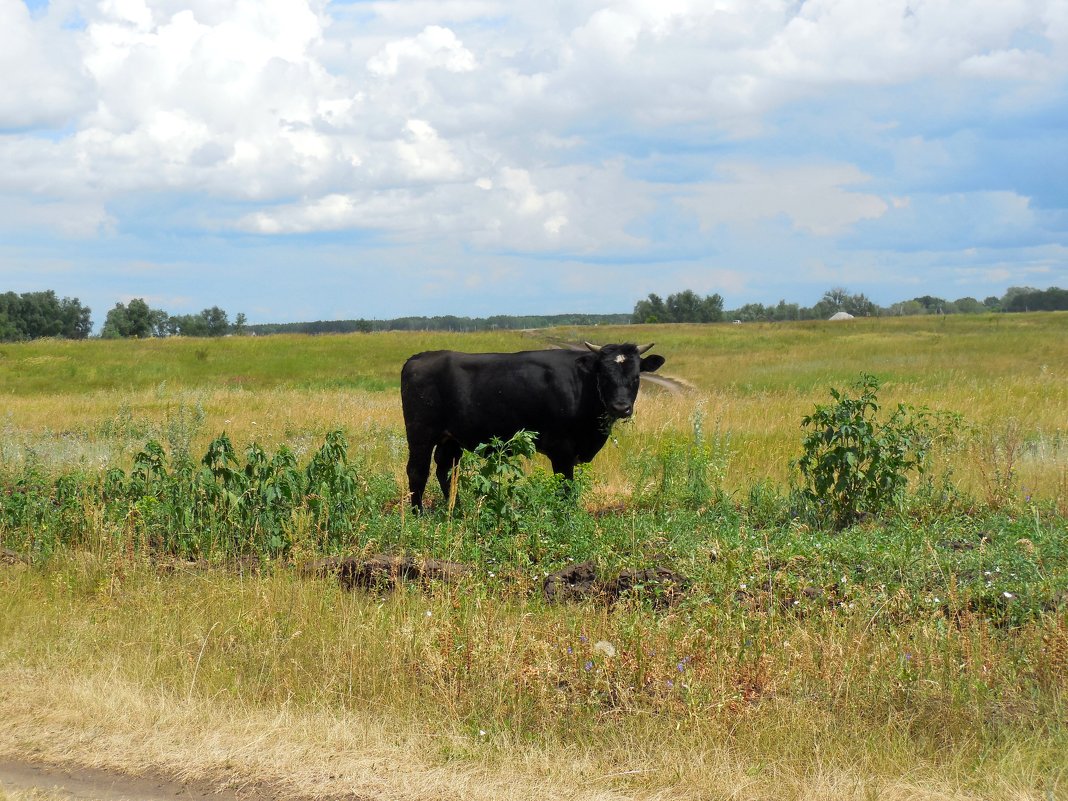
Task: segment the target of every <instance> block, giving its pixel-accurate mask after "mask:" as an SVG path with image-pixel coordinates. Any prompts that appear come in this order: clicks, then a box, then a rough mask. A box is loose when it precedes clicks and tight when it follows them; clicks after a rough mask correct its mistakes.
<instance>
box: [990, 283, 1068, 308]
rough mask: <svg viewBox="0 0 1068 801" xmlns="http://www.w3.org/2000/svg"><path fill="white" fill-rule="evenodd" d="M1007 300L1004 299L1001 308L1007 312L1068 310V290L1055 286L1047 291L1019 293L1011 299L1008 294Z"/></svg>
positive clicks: (1037, 290)
mask: <svg viewBox="0 0 1068 801" xmlns="http://www.w3.org/2000/svg"><path fill="white" fill-rule="evenodd" d="M1006 298H1008V300H1006V299H1004V298H1003V299H1002V301H1001V307H1002V309H1003V310H1004V311H1007V312H1025V311H1063V310H1068V290H1065V289H1058V288H1057V287H1055V286H1051V287H1050V288H1049V289H1047V290H1045V291H1043V290H1039V289H1036V290H1034V291H1033V292H1018V293H1014V294H1013V295H1012V296H1011V297H1009V296H1008V294H1006Z"/></svg>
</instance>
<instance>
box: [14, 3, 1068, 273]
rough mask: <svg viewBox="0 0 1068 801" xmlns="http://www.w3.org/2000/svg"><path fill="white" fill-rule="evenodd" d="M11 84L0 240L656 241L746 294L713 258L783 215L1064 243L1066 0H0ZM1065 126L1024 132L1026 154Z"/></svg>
mask: <svg viewBox="0 0 1068 801" xmlns="http://www.w3.org/2000/svg"><path fill="white" fill-rule="evenodd" d="M0 74H3V75H4V91H3V92H2V93H0V208H2V209H4V210H5V211H6V213H5V214H3V215H2V219H0V226H3V228H4V231H5V232H10V231H17V230H18V227H19V226H27V227H29V228H32V229H33V230H38V229H40V228H41V227H42V226H44V227H47V228H49V229H51V230H54V231H55V232H56V233H58V234H59V235H61V236H77V237H90V238H92V237H94V236H111V235H112V234H114V233H115V232H121V233H124V234H126V233H127V232H130V231H135V230H137V229H139V228H151V229H152V230H153V231H155V230H157V229H158V230H159V231H160V232H161V233H163V234H170V235H174V236H176V237H180V236H185V235H186V234H187V233H188V231H187V229H188V228H190V227H191V228H194V229H195V228H197V227H198V226H199V227H200V228H201V229H203V230H201V231H197V232H196V233H197V234H210V235H211V236H221V237H225V236H227V235H228V233H230V232H231V231H233V230H235V229H236V230H239V231H245V232H257V233H260V234H264V235H267V236H269V237H272V238H274V237H278V236H280V235H284V234H291V233H311V232H316V231H347V230H354V231H370V232H374V233H378V234H381V235H382V236H383V237H384V238H385V239H386V240H387V241H388V242H389V243H390V244H391V245H393V246H396V247H407V246H411V247H413V248H418V246H420V245H421V246H423V250H422V251H419V250H418V249H417V250H415V251H413V252H414V253H416V258H418V259H420V260H424V261H425V260H429V259H430V258H431V254H432V253H433V254H436V253H439V252H445V246H446V245H448V246H449V247H450V248H451V250H449V251H448V252H451V253H459V254H464V253H471V252H478V253H480V254H490V255H494V254H497V255H500V254H505V253H513V254H514V253H523V252H527V253H532V254H539V256H540V257H542V258H544V257H545V256H546V255H547V254H548V255H555V256H556V257H558V258H578V257H583V258H588V259H589V260H590V261H591V262H592V261H597V260H604V261H606V262H611V261H612V260H613V259H617V258H621V259H622V258H625V259H627V260H630V261H631V262H641V261H642V260H644V259H647V258H648V259H651V260H652V261H653V262H655V264H656V267H655V270H657V271H658V272H659V274H661V275H667V274H668V273H669V272H670V274H672V275H676V276H678V280H687V281H693V282H695V283H694V286H695V287H697V288H700V286H699V284H698V280H699V278H700V277H701V276H702V275H705V276H711V278H706V285H708V286H709V291H712V290H714V288H715V285H721V284H722V285H723V286H731V287H735V288H739V291H740V287H741V284H740V283H739V282H740V281H742V280H743V279H741V278H739V276H745V278H744V281H746V282H749V283H747V284H746V286H752V285H754V283H753V282H755V281H756V280H757V278H756V274H755V273H754V269H757V268H750V267H746V266H743V265H742V264H741V263H737V264H735V263H729V262H730V258H731V257H735V258H738V259H740V260H741V259H743V258H744V259H749V260H750V262H751V263H756V264H759V263H761V262H765V263H768V262H771V261H776V262H782V261H783V259H782V258H780V254H779V253H778V252H776V258H774V259H771V258H767V257H766V256H765V257H764V258H761V255H760V254H761V253H764V254H766V253H768V252H770V250H769V249H770V248H771V247H773V245H771V244H769V243H768V241H767V239H765V238H761V237H762V236H766V235H767V233H768V231H769V230H770V229H773V228H781V229H782V232H781V233H782V237H783V239H782V240H780V241H778V242H777V243H776V244H775V245H774V247H781V249H782V252H783V253H787V254H788V253H789V252H790V251H789V249H788V248H787V247H786V245H787V244H789V246H790V247H804V248H807V249H808V252H807V253H806V255H805V257H804V258H808V259H810V262H809V263H812V264H816V263H822V264H825V265H829V267H828V268H827V269H830V270H837V269H838V265H839V264H841V263H844V262H846V261H848V258H846V257H840V258H839V257H838V255H836V254H835V253H834V250H835V248H838V247H841V246H843V243H845V244H846V245H848V246H849V247H851V248H859V247H862V246H863V243H862V241H861V240H863V241H867V242H873V241H876V240H875V239H873V238H872V237H876V238H877V235H879V234H880V233H881V235H882V237H883V238H882V240H879V242H878V246H879V247H880V248H884V249H885V250H886V251H888V252H890V251H894V250H895V249H898V248H900V247H901V245H900V243H901V242H910V243H914V245H915V246H919V244H920V243H922V244H924V245H926V246H929V245H930V244H931V242H932V241H933V239H934V236H933V235H932V234H931V232H932V231H935V230H936V229H937V235H938V237H941V238H943V239H947V240H952V242H953V247H956V246H957V245H958V244H960V243H961V242H962V241H964V240H967V239H969V237H974V238H978V239H983V237H981V236H978V235H973V233H972V231H973V229H974V228H976V227H979V228H982V229H983V231H985V239H983V241H990V242H995V241H997V242H1002V241H1012V242H1020V241H1023V240H1026V239H1028V238H1035V237H1039V238H1040V237H1045V240H1044V241H1050V240H1051V239H1054V238H1056V235H1057V233H1056V231H1055V230H1054V229H1055V228H1056V225H1055V223H1054V222H1051V220H1055V218H1056V214H1055V213H1053V212H1050V213H1048V214H1047V213H1045V210H1046V209H1047V208H1056V207H1057V204H1058V203H1059V200H1058V195H1057V193H1056V191H1055V190H1053V189H1050V188H1049V187H1048V186H1046V184H1047V183H1048V176H1043V175H1042V174H1041V173H1042V171H1041V170H1038V169H1034V168H1031V169H1024V168H1023V167H1022V166H1020V165H1018V164H1017V161H1016V157H1017V155H1018V154H1019V153H1020V151H1019V150H1017V149H1015V148H1013V146H1012V145H1013V142H1014V141H1015V140H1014V137H1017V136H1025V135H1032V134H1031V132H1032V131H1033V124H1034V120H1033V119H1031V118H1028V117H1027V115H1028V114H1031V115H1032V116H1033V117H1035V118H1038V117H1042V115H1041V114H1039V113H1037V112H1035V109H1039V110H1042V109H1046V112H1045V113H1046V116H1048V117H1051V118H1052V117H1056V114H1053V113H1052V112H1050V111H1049V110H1050V109H1053V110H1056V109H1058V108H1060V107H1062V105H1063V103H1062V102H1061V101H1062V100H1063V97H1062V96H1063V94H1064V91H1065V89H1064V86H1065V84H1064V80H1065V76H1066V75H1068V11H1066V4H1065V3H1064V2H1063V0H976V2H974V3H958V2H953V1H952V0H888V2H876V0H806V2H804V3H797V2H793V0H619V1H618V2H613V3H604V2H603V0H574V1H573V2H570V3H545V2H536V3H535V2H530V1H529V0H517V1H516V2H504V0H443V1H442V2H430V0H395V1H392V2H369V3H358V4H341V3H332V2H329V0H52V2H51V3H49V5H48V7H47V9H46V10H44V11H36V12H35V13H33V14H31V13H30V12H28V11H27V7H26V5H25V4H24V3H23V2H22V0H0ZM1042 104H1046V105H1042ZM804 113H807V114H809V115H810V116H811V117H816V116H825V117H826V119H821V120H819V124H815V123H812V122H811V121H810V120H805V119H800V121H799V118H801V117H804ZM858 120H862V122H859V123H858V122H857V121H858ZM1039 122H1040V123H1042V120H1039ZM1047 122H1048V121H1047ZM988 123H990V124H993V125H995V126H997V129H998V130H997V132H996V133H991V132H989V131H988V130H987V128H986V126H987V124H988ZM1042 124H1047V123H1042ZM821 126H822V127H821ZM1059 135H1060V132H1059V130H1058V129H1057V128H1056V126H1055V125H1054V124H1052V123H1051V124H1050V127H1049V128H1048V129H1047V130H1046V131H1045V132H1044V133H1040V134H1034V136H1035V141H1036V142H1038V144H1037V145H1036V146H1035V147H1036V150H1035V152H1034V153H1029V154H1027V155H1028V156H1029V158H1030V159H1031V162H1030V163H1031V164H1040V163H1046V162H1049V163H1052V160H1051V159H1049V158H1047V159H1045V160H1043V158H1042V156H1044V155H1045V154H1046V153H1047V151H1048V152H1052V149H1053V145H1048V144H1046V142H1047V140H1048V141H1051V142H1052V141H1055V140H1057V138H1058V137H1059ZM839 151H841V152H839ZM714 170H718V173H716V172H713V171H714ZM665 176H666V177H665ZM947 176H948V177H949V178H952V179H953V180H952V181H950V180H949V178H947ZM1024 182H1029V183H1027V185H1026V186H1025V185H1024ZM943 183H946V185H945V186H943V185H942V184H943ZM1042 191H1045V193H1046V194H1045V196H1044V197H1040V193H1041V192H1042ZM172 193H173V194H172ZM999 193H1000V194H999ZM144 197H151V198H152V201H153V202H152V204H150V205H151V206H152V214H153V216H152V218H151V221H150V222H146V221H145V220H143V219H142V217H141V207H142V205H144V204H142V203H141V202H140V201H141V199H142V198H144ZM171 197H174V198H176V200H174V201H173V208H172V207H171V205H169V204H170V200H169V198H171ZM1032 197H1034V198H1035V200H1032ZM937 198H945V199H946V200H945V201H944V202H941V203H939V202H938V201H937ZM191 208H193V209H195V211H190V209H191ZM680 211H681V212H682V213H680ZM975 220H980V221H981V222H979V223H976V222H975ZM769 221H771V222H772V223H774V222H775V221H783V222H785V223H786V225H784V226H776V225H774V224H772V225H770V226H769V225H767V224H766V223H768V222H769ZM697 223H699V225H698V224H697ZM1062 227H1063V226H1062ZM1047 229H1048V230H1047ZM1051 231H1052V233H1051ZM873 232H874V233H873ZM127 235H129V236H131V241H133V240H135V239H136V236H137V235H136V234H127ZM728 235H729V237H731V238H733V240H734V241H732V242H731V243H730V244H729V245H728V244H724V240H725V239H727V238H728ZM786 239H789V240H790V241H789V243H786V242H785V240H786ZM273 241H277V239H273ZM947 247H948V246H947ZM720 248H722V249H723V254H724V255H722V257H721V255H720V254H719V252H718V250H719V249H720ZM487 258H488V256H487ZM799 258H800V257H799ZM353 261H354V259H351V258H342V257H338V262H339V263H351V262H353ZM875 261H877V260H876V259H874V257H873V262H875ZM670 263H673V264H676V265H685V270H688V272H684V271H683V268H682V267H679V268H678V269H677V270H673V268H670V267H669V266H667V265H668V264H670ZM439 266H440V265H439ZM453 267H454V266H453ZM453 267H450V269H452V268H453ZM443 269H444V268H443ZM590 269H591V270H592V268H590ZM672 270H673V271H672ZM716 271H720V272H718V273H717V272H716ZM572 272H573V271H570V272H568V273H567V274H568V275H571V274H572ZM871 272H872V271H869V273H868V274H871ZM556 280H558V281H562V280H563V279H562V278H561V277H560V276H559V275H558V276H557V278H556ZM568 280H572V279H568ZM491 285H494V284H493V282H492V281H490V280H489V279H485V283H483V284H481V285H480V286H491ZM576 286H577V285H576ZM652 289H655V287H652V288H651V290H650V291H652Z"/></svg>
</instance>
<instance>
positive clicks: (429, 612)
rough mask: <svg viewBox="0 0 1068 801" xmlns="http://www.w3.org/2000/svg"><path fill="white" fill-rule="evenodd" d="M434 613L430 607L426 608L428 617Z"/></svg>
mask: <svg viewBox="0 0 1068 801" xmlns="http://www.w3.org/2000/svg"><path fill="white" fill-rule="evenodd" d="M432 614H434V613H433V612H431V611H430V610H429V609H427V610H426V616H427V617H430V616H431V615H432Z"/></svg>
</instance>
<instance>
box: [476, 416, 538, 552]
mask: <svg viewBox="0 0 1068 801" xmlns="http://www.w3.org/2000/svg"><path fill="white" fill-rule="evenodd" d="M536 436H537V434H535V433H534V432H532V431H523V430H520V431H517V432H516V433H515V434H514V435H512V437H511V438H510V439H508V440H502V439H500V438H499V437H493V438H492V439H491V440H490V441H489V442H484V443H482V444H481V445H479V446H478V447H477V448H475V450H474V451H472V452H465V453H464V455H463V457H461V460H460V474H459V481H460V489H461V490H463V492H464V494H465V495H470V496H471V497H472V498H474V499H476V503H477V507H476V508H477V509H478V516H479V518H480V520H482V521H483V522H486V523H489V524H490V526H491V527H493V528H496V529H497V530H502V531H507V532H515V531H516V530H517V529H518V528H519V523H520V519H521V517H522V514H523V510H524V509H525V508H526V506H527V505H528V504H527V500H528V498H527V496H528V495H529V485H528V482H527V480H526V478H527V475H526V469H525V460H527V459H532V458H534V454H535V452H536V448H535V446H534V439H535V437H536Z"/></svg>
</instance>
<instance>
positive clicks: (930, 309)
mask: <svg viewBox="0 0 1068 801" xmlns="http://www.w3.org/2000/svg"><path fill="white" fill-rule="evenodd" d="M913 300H914V301H916V302H917V303H919V304H920V305H921V306H923V308H924V311H925V312H926V313H927V314H942V313H943V312H944V311H945V310H946V303H947V301H946V299H945V298H939V297H935V296H934V295H921V296H920V297H918V298H913Z"/></svg>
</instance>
